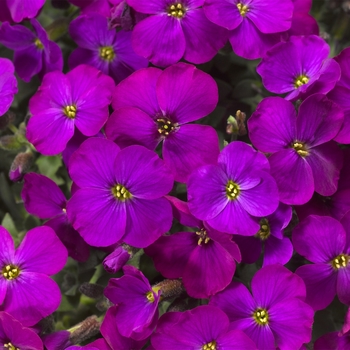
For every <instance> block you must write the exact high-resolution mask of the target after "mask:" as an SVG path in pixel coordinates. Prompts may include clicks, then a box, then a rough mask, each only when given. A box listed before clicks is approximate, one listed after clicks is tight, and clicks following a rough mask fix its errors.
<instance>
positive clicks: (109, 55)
mask: <svg viewBox="0 0 350 350" xmlns="http://www.w3.org/2000/svg"><path fill="white" fill-rule="evenodd" d="M100 57H101V58H102V59H103V60H105V61H108V62H112V61H113V60H114V57H115V52H114V50H113V47H112V46H102V47H100Z"/></svg>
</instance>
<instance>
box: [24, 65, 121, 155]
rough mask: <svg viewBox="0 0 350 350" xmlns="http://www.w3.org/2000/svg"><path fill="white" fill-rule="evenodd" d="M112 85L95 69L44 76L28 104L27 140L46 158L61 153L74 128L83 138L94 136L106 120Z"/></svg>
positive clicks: (110, 79) (52, 73) (83, 66)
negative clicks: (29, 113) (84, 136)
mask: <svg viewBox="0 0 350 350" xmlns="http://www.w3.org/2000/svg"><path fill="white" fill-rule="evenodd" d="M113 89H114V82H113V80H112V78H110V77H108V76H106V75H104V74H102V73H101V72H99V71H98V70H97V69H96V68H93V67H90V66H87V65H81V66H78V67H76V68H75V69H73V70H72V71H70V72H69V73H67V74H66V75H64V74H63V73H61V72H51V73H48V74H46V75H45V77H44V79H43V82H42V84H41V86H40V88H39V90H38V91H37V93H36V94H35V95H34V96H33V97H32V98H31V100H30V102H29V109H30V111H31V113H32V117H31V118H30V119H29V122H28V126H27V135H26V136H27V139H28V140H29V142H31V143H33V145H34V146H35V147H36V149H37V150H38V151H39V152H40V153H42V154H45V155H54V154H58V153H60V152H62V151H63V150H64V149H65V147H66V145H67V142H68V141H69V140H70V139H71V138H72V136H73V134H74V128H75V126H76V127H77V128H78V129H79V130H80V131H81V132H82V134H84V135H86V136H94V135H96V134H97V133H98V132H99V131H100V129H101V128H102V126H103V125H104V124H105V122H106V121H107V118H108V114H109V113H108V105H109V104H110V102H111V97H112V91H113Z"/></svg>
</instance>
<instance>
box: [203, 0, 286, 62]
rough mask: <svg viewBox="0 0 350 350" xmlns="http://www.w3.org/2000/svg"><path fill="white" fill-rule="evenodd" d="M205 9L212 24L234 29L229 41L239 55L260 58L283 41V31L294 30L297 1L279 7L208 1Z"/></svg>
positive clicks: (242, 0) (260, 0)
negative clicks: (294, 11)
mask: <svg viewBox="0 0 350 350" xmlns="http://www.w3.org/2000/svg"><path fill="white" fill-rule="evenodd" d="M203 9H204V13H205V15H206V16H207V17H208V19H209V20H210V21H212V22H213V23H216V24H217V25H219V26H222V27H225V28H227V29H229V30H230V32H229V40H230V43H231V45H232V49H233V51H234V52H235V53H236V54H237V55H238V56H242V57H244V58H248V59H256V58H260V57H262V56H263V55H264V54H265V52H266V50H268V49H269V48H270V47H272V46H273V45H275V44H277V43H278V42H279V41H280V35H279V32H283V31H286V30H288V29H290V27H291V24H292V14H293V1H292V0H284V1H280V2H279V3H278V6H276V2H275V1H273V0H232V1H228V0H207V1H206V2H205V3H204V6H203ZM277 33H278V34H277Z"/></svg>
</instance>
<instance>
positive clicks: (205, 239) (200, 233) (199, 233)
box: [196, 228, 210, 245]
mask: <svg viewBox="0 0 350 350" xmlns="http://www.w3.org/2000/svg"><path fill="white" fill-rule="evenodd" d="M196 235H197V236H199V239H198V245H202V242H204V244H207V243H208V242H209V241H210V237H208V234H207V231H206V230H205V229H203V228H202V229H201V230H200V231H197V232H196Z"/></svg>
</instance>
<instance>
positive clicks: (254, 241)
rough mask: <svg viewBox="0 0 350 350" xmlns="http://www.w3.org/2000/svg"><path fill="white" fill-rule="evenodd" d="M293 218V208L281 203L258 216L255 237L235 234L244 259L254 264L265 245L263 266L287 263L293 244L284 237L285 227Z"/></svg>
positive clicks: (291, 253) (235, 239)
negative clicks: (265, 214) (273, 210)
mask: <svg viewBox="0 0 350 350" xmlns="http://www.w3.org/2000/svg"><path fill="white" fill-rule="evenodd" d="M291 219H292V208H291V207H290V206H287V205H285V204H283V203H280V204H279V206H278V208H277V210H276V211H275V212H274V213H272V214H271V215H268V216H266V217H264V218H256V221H257V222H258V223H259V225H260V229H259V231H258V232H257V233H256V234H255V236H254V237H245V236H239V235H235V237H234V241H235V242H236V243H237V244H238V246H239V249H240V251H241V254H242V261H243V262H245V263H248V264H252V263H254V262H255V261H257V260H258V259H259V257H260V255H261V251H262V248H263V247H264V256H263V266H267V265H271V264H277V263H279V264H282V265H284V264H286V263H287V262H288V261H289V260H290V258H291V257H292V255H293V245H292V243H291V241H290V239H289V238H287V237H284V235H283V229H284V228H286V227H287V225H288V224H289V222H290V220H291Z"/></svg>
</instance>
